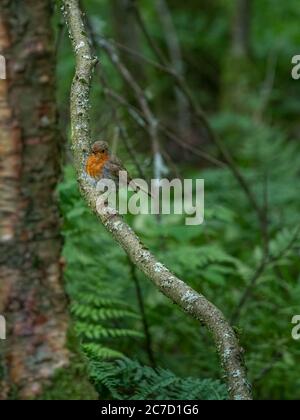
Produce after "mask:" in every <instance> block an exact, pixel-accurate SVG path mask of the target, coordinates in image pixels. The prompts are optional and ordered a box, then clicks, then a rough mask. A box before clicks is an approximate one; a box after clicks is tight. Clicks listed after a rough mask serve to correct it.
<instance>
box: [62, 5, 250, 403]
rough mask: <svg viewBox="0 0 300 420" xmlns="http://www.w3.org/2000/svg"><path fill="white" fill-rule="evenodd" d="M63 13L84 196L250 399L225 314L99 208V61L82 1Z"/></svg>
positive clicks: (236, 391) (231, 388) (235, 393)
mask: <svg viewBox="0 0 300 420" xmlns="http://www.w3.org/2000/svg"><path fill="white" fill-rule="evenodd" d="M62 9H63V13H64V16H65V20H66V24H67V26H68V29H69V35H70V38H71V41H72V45H73V50H74V54H75V58H76V70H75V76H74V79H73V83H72V88H71V105H70V106H71V128H72V149H73V153H74V162H75V167H76V171H77V177H78V182H79V185H80V189H81V192H82V194H83V197H84V198H85V200H86V201H87V203H88V205H89V206H90V207H91V209H92V210H93V211H94V212H95V213H96V215H97V216H98V218H99V220H100V221H101V223H102V224H103V225H104V226H105V228H106V229H107V230H108V231H109V232H110V233H111V234H112V236H113V238H114V239H115V241H116V242H117V243H118V244H119V245H120V246H121V247H122V248H123V249H124V250H125V252H126V253H127V254H128V256H129V258H130V260H131V261H132V263H133V264H134V265H135V266H136V267H138V268H139V269H140V270H141V271H142V272H143V273H144V274H145V275H146V276H147V277H148V278H149V279H150V280H151V281H152V283H153V284H154V285H155V286H156V287H157V288H158V289H159V290H160V291H161V292H162V293H163V294H164V295H165V296H167V297H168V298H169V299H171V300H172V301H173V302H174V303H176V304H177V305H178V306H179V307H180V308H181V309H182V310H184V311H185V312H186V313H187V314H188V315H190V316H191V317H193V318H195V319H196V320H199V321H201V322H202V323H204V324H205V325H206V327H207V328H208V329H209V331H210V332H211V334H212V336H213V338H214V341H215V345H216V348H217V351H218V354H219V357H220V360H221V364H222V367H223V369H224V371H225V374H226V380H227V385H228V392H229V395H230V397H231V398H232V399H234V400H251V399H252V396H251V387H250V386H249V383H248V381H247V378H246V371H245V367H244V364H243V357H242V349H241V348H240V346H239V343H238V340H237V338H236V335H235V333H234V331H233V329H232V328H231V326H230V325H229V323H228V322H227V320H226V319H225V317H224V315H223V314H222V312H221V311H220V310H219V309H218V308H216V307H215V306H214V305H213V304H212V303H211V302H209V301H208V300H207V299H206V298H205V297H204V296H203V295H201V294H199V293H197V292H196V291H195V290H193V289H192V288H191V287H189V286H188V285H187V284H186V283H185V282H184V281H182V280H181V279H179V278H178V277H176V276H175V275H174V274H173V273H172V272H171V271H170V270H169V269H168V268H167V267H165V266H164V265H163V264H162V263H160V262H159V261H157V259H156V258H155V257H154V256H153V254H152V253H151V252H150V251H149V250H148V249H147V248H146V247H145V246H144V245H143V244H142V242H141V241H140V239H139V238H138V236H137V235H136V234H135V232H134V231H133V230H132V229H131V227H130V226H128V225H127V223H125V221H124V220H123V219H122V218H121V217H120V216H119V215H118V214H117V212H116V210H115V209H109V208H108V207H107V206H103V207H101V206H99V205H98V206H97V198H98V195H99V193H98V192H97V191H96V188H95V187H94V186H93V185H91V184H90V183H89V182H88V179H87V177H86V176H85V171H84V163H85V159H86V156H87V153H88V151H89V148H90V143H91V139H90V124H89V104H90V101H89V94H90V88H91V81H92V73H93V69H94V66H95V63H96V62H97V60H96V59H95V58H94V57H93V56H92V52H91V48H90V42H89V39H88V36H87V33H86V28H85V25H84V21H83V17H82V13H81V11H80V8H79V2H78V0H64V1H63V8H62Z"/></svg>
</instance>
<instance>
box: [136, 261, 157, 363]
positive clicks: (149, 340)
mask: <svg viewBox="0 0 300 420" xmlns="http://www.w3.org/2000/svg"><path fill="white" fill-rule="evenodd" d="M129 264H130V271H131V277H132V280H133V282H134V286H135V291H136V296H137V301H138V305H139V309H140V313H141V317H142V322H143V328H144V334H145V340H146V343H145V344H146V352H147V354H148V358H149V362H150V365H151V366H152V367H156V362H155V357H154V353H153V346H152V337H151V334H150V330H149V324H148V319H147V315H146V310H145V304H144V298H143V293H142V289H141V286H140V281H139V278H138V276H137V273H136V268H135V265H134V264H133V263H132V262H131V261H130V260H129Z"/></svg>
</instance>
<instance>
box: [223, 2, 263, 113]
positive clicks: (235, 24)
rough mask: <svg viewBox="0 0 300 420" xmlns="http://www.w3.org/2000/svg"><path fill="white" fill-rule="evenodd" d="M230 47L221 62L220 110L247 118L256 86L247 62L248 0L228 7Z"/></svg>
mask: <svg viewBox="0 0 300 420" xmlns="http://www.w3.org/2000/svg"><path fill="white" fill-rule="evenodd" d="M232 6H233V7H234V10H232V13H233V19H232V29H231V32H232V38H231V46H230V49H229V51H228V54H227V56H226V59H225V63H224V73H223V91H222V105H223V108H225V109H227V110H230V111H233V112H237V113H240V114H245V115H249V114H251V113H252V112H253V109H252V108H253V105H252V103H251V101H250V100H249V96H250V94H251V92H252V90H253V88H254V87H255V84H256V68H255V63H253V62H252V60H251V23H252V12H253V7H252V6H253V4H252V0H236V1H235V2H234V4H233V5H232Z"/></svg>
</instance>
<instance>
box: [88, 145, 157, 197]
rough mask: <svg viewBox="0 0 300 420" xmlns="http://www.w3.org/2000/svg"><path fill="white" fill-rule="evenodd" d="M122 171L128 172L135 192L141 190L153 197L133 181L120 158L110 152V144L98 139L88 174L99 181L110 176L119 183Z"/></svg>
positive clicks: (90, 159)
mask: <svg viewBox="0 0 300 420" xmlns="http://www.w3.org/2000/svg"><path fill="white" fill-rule="evenodd" d="M120 171H124V172H126V173H127V185H129V183H130V182H131V186H132V187H133V188H134V191H135V192H137V191H140V190H141V191H143V192H144V193H146V194H148V195H149V196H150V197H152V196H151V194H150V193H149V192H147V191H144V190H143V189H142V188H141V187H139V186H138V185H136V184H135V183H134V181H132V179H131V177H130V176H129V174H128V172H127V170H126V168H125V167H124V166H123V164H122V162H121V161H120V159H118V158H117V157H116V156H113V155H111V154H110V151H109V147H108V144H107V143H106V142H105V141H96V142H95V143H94V144H93V145H92V149H91V153H90V155H89V156H88V158H87V162H86V172H87V174H88V175H89V176H90V177H91V178H94V179H96V180H97V181H99V180H100V179H101V178H109V179H112V180H114V181H116V182H117V183H118V182H119V172H120Z"/></svg>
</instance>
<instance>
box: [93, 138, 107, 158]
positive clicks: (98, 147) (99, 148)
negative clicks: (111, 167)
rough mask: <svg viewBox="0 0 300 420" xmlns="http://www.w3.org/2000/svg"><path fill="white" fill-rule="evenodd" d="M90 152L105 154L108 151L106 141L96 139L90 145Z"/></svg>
mask: <svg viewBox="0 0 300 420" xmlns="http://www.w3.org/2000/svg"><path fill="white" fill-rule="evenodd" d="M92 153H93V154H94V155H99V154H100V155H103V156H106V155H108V153H109V147H108V144H107V143H106V141H96V142H95V143H94V144H93V145H92Z"/></svg>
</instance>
